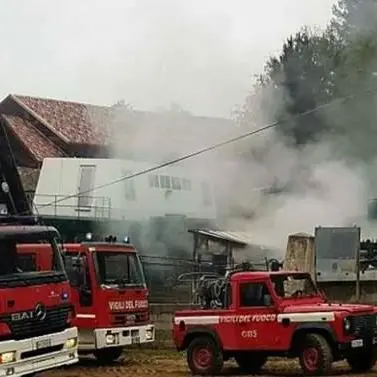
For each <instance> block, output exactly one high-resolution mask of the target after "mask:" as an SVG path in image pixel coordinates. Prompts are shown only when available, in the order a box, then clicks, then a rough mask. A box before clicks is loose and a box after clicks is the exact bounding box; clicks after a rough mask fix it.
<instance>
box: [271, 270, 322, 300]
mask: <svg viewBox="0 0 377 377" xmlns="http://www.w3.org/2000/svg"><path fill="white" fill-rule="evenodd" d="M271 280H272V285H273V286H274V289H275V292H276V294H277V295H278V296H279V297H281V298H299V297H311V296H316V295H318V294H319V293H318V290H317V288H316V287H315V285H314V283H313V281H312V279H311V277H310V275H309V274H279V275H276V276H273V277H272V278H271Z"/></svg>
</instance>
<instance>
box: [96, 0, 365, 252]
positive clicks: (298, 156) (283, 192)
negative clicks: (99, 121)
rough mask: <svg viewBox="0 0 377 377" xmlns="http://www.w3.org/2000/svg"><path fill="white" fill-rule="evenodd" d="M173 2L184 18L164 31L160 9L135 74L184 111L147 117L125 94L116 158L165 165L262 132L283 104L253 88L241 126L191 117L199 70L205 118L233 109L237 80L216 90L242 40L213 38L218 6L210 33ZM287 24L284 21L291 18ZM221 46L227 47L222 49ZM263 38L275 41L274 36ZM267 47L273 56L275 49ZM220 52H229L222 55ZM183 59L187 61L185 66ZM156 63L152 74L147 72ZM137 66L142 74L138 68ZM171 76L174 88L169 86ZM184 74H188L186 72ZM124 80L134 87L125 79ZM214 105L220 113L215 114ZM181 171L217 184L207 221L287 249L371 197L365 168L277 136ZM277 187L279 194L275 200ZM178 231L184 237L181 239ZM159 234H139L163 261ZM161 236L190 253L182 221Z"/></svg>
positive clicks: (200, 159)
mask: <svg viewBox="0 0 377 377" xmlns="http://www.w3.org/2000/svg"><path fill="white" fill-rule="evenodd" d="M171 6H172V8H171V11H172V13H174V12H176V13H177V14H178V15H179V17H176V20H177V22H175V23H172V24H170V25H163V24H162V23H161V20H162V19H164V17H162V16H161V14H160V13H156V14H155V15H154V16H153V17H152V18H151V24H152V25H154V26H158V27H159V28H160V27H161V29H159V30H157V29H156V30H155V32H156V35H154V38H153V44H154V48H153V49H152V50H148V54H145V61H144V63H143V64H144V65H143V64H141V65H140V66H139V67H137V68H139V71H140V68H143V69H144V71H145V72H148V75H147V76H146V78H145V80H148V82H152V83H154V84H153V85H152V86H153V88H154V91H148V97H150V96H151V94H152V95H153V96H155V97H156V98H158V97H160V96H162V97H164V98H166V96H167V93H171V99H172V100H176V99H177V98H178V100H179V101H180V103H181V104H182V108H180V107H179V106H177V105H175V106H172V107H171V108H170V109H166V110H160V111H159V112H155V113H149V114H148V113H143V112H140V111H138V110H133V109H132V102H133V101H132V97H131V98H129V100H130V102H131V108H130V107H129V106H124V105H122V104H119V105H118V106H114V108H113V111H112V114H113V115H112V121H111V127H112V129H113V134H114V135H116V136H115V138H114V140H115V142H114V144H113V147H112V151H111V157H114V158H116V157H121V158H128V159H134V160H146V161H149V162H151V163H154V164H159V163H161V162H163V161H167V160H169V159H172V158H175V157H178V156H182V155H184V154H186V153H191V152H193V151H196V150H198V149H200V148H202V147H206V146H209V145H211V144H215V143H217V142H220V141H223V140H224V139H227V138H230V137H234V136H237V135H239V134H241V133H243V132H245V131H249V130H250V129H253V128H257V127H259V126H262V125H264V124H265V123H268V122H270V121H271V120H272V119H273V114H274V113H275V112H276V109H277V108H279V106H282V105H283V97H284V96H285V93H279V95H278V96H277V95H276V91H274V97H271V96H270V94H269V93H267V94H266V92H265V91H263V92H256V93H255V96H254V100H255V105H254V106H255V109H256V110H255V112H254V114H253V118H252V119H251V120H250V122H249V123H247V124H246V125H245V126H240V125H239V124H237V122H233V121H230V120H224V119H212V120H208V119H203V118H195V117H192V116H190V114H189V113H187V111H186V110H188V111H192V110H193V106H192V101H191V100H190V97H189V96H188V95H189V93H192V91H195V90H197V91H200V93H198V96H199V98H202V97H203V93H202V92H203V90H202V89H203V83H202V84H201V86H200V85H198V83H197V84H196V87H194V88H189V85H193V84H194V83H193V82H192V81H191V80H189V81H190V82H189V83H188V80H187V77H192V76H193V72H197V73H198V77H200V78H201V81H203V82H206V83H207V85H208V86H209V87H210V88H211V89H210V90H206V91H205V93H207V94H206V95H207V97H208V98H207V99H208V101H207V102H208V103H206V101H205V100H204V99H203V98H202V99H201V102H202V104H204V105H203V106H204V107H206V108H207V109H208V108H210V109H211V110H210V111H209V113H221V114H224V113H227V112H228V110H229V108H230V106H229V107H228V108H227V109H226V110H224V107H226V106H225V105H224V102H226V101H227V100H225V99H226V98H228V97H227V94H228V93H227V92H229V91H230V90H234V88H233V87H232V85H231V83H232V82H233V79H232V77H231V76H232V74H230V75H228V76H227V77H229V82H228V84H226V85H223V86H221V87H218V83H217V78H218V77H219V76H220V75H221V76H224V73H225V70H226V66H229V62H233V61H234V60H235V57H234V56H237V54H236V47H233V48H230V46H232V45H234V46H236V45H237V43H236V41H235V40H234V39H232V38H234V35H233V37H232V38H231V37H229V35H232V33H228V34H227V36H225V35H224V33H223V34H221V33H220V34H218V33H217V31H218V30H219V23H221V24H222V25H225V24H226V21H227V17H225V13H226V12H224V13H221V12H220V10H219V13H221V16H222V17H223V18H221V17H220V18H221V20H222V21H221V22H220V21H219V18H216V17H214V19H217V20H218V21H219V22H218V23H216V22H214V21H213V22H211V24H210V25H209V26H208V25H207V26H208V27H206V23H205V22H204V21H205V17H204V16H201V18H200V17H199V18H197V19H196V22H192V20H191V21H190V22H189V18H190V17H192V18H193V19H194V18H195V17H196V16H198V15H195V17H194V14H195V11H194V9H186V8H185V9H184V10H183V9H178V8H179V7H178V6H174V5H172V4H171ZM177 7H178V8H177ZM209 13H211V12H210V11H209ZM177 14H176V15H177ZM217 16H219V14H217ZM203 17H204V19H203ZM224 17H225V18H224ZM284 23H285V24H286V22H285V21H284ZM271 27H273V26H272V25H271ZM175 29H176V30H179V35H180V36H183V39H181V40H178V39H177V38H172V39H169V38H167V37H168V36H172V35H173V34H174V30H175ZM230 29H232V28H231V27H230V26H229V25H227V27H226V28H224V30H227V31H229V30H230ZM294 31H295V30H291V32H294ZM150 32H151V30H149V31H148V33H147V34H148V35H151V34H150ZM289 32H290V31H288V30H287V31H284V33H289ZM265 37H266V38H267V37H268V36H267V35H265ZM266 38H265V39H266ZM282 39H283V37H282ZM221 40H222V42H223V44H224V45H225V46H226V49H224V46H222V44H221V43H220V42H221ZM163 41H164V43H163ZM266 41H267V42H268V43H269V40H268V38H267V39H266ZM270 42H271V41H270ZM210 45H211V49H210V50H206V48H205V46H210ZM239 46H240V45H238V47H239ZM271 49H272V50H274V49H275V46H274V47H271ZM271 49H270V51H271ZM225 50H226V51H225ZM255 51H256V52H257V53H258V56H259V55H261V54H262V55H263V54H265V55H264V57H263V58H265V56H266V51H264V52H263V53H262V52H261V51H259V50H258V49H257V48H256V49H255ZM258 51H259V52H258ZM224 52H227V53H228V56H227V58H226V59H225V54H224ZM233 52H234V53H235V54H234V56H233ZM161 56H165V57H166V64H165V63H164V64H162V65H161V66H160V68H159V69H157V68H156V67H157V65H156V62H155V60H153V59H159V57H161ZM238 56H239V55H238ZM243 58H244V59H245V58H246V57H245V56H244V57H243ZM250 58H251V59H252V56H250ZM183 61H185V62H186V64H182V63H183ZM215 63H216V64H215ZM208 64H211V65H212V70H211V74H206V75H205V73H206V72H207V73H208V69H205V68H206V67H207V68H208ZM232 64H233V63H232ZM232 64H230V65H232ZM121 65H122V59H119V63H117V64H114V66H113V71H114V72H121V68H122V67H121ZM150 66H153V67H154V68H153V69H152V70H149V67H150ZM235 66H236V65H234V67H235ZM133 68H134V69H136V67H135V66H134V67H133ZM136 71H138V70H136ZM168 72H169V77H170V78H173V81H174V82H175V83H174V85H173V84H172V83H171V85H168V86H166V87H164V84H165V83H166V75H167V74H168ZM185 72H186V73H189V74H188V75H186V74H185ZM89 73H90V70H89ZM228 73H229V72H228ZM121 76H122V75H120V77H119V87H124V85H125V81H124V80H123V79H122V77H121ZM152 76H153V77H152ZM174 78H175V79H174ZM246 81H247V78H246V77H245V82H246ZM127 83H131V84H132V85H131V86H132V87H134V86H135V85H133V84H135V83H133V82H131V81H129V80H128V81H127ZM141 84H142V85H140V87H139V89H138V90H139V92H140V91H143V90H144V91H145V89H148V88H150V87H152V86H151V84H150V83H148V85H147V83H146V82H143V81H141ZM238 87H239V86H238ZM172 88H174V89H172ZM195 88H196V89H195ZM105 89H106V87H105ZM207 89H208V88H207ZM182 93H185V95H183V94H182ZM178 94H180V95H178ZM186 94H187V95H186ZM266 97H268V100H266ZM156 102H159V101H156ZM209 103H210V105H209ZM214 104H217V105H214ZM215 108H218V111H217V109H216V111H213V109H215ZM193 112H195V111H193ZM199 112H201V110H199ZM179 166H182V168H184V169H187V170H189V171H190V172H192V173H193V174H195V175H198V176H199V177H202V178H205V179H207V180H209V181H211V182H212V184H213V187H214V190H215V192H216V198H217V204H218V218H217V219H216V221H214V224H211V225H213V226H218V227H221V228H223V229H229V230H235V231H237V230H240V231H247V232H250V234H251V235H252V237H254V239H255V240H256V242H257V243H262V244H267V245H271V246H278V247H280V248H284V246H285V242H286V237H287V235H288V233H289V232H300V231H309V232H311V231H312V230H313V227H314V226H316V225H318V224H322V225H344V224H346V223H349V222H350V221H351V219H354V218H356V217H358V216H360V215H361V214H362V213H364V212H365V208H364V207H363V205H362V202H363V200H362V199H363V198H364V191H365V187H364V185H363V180H362V174H363V173H362V170H361V169H360V168H359V167H355V166H351V167H350V166H348V163H347V162H345V161H343V160H339V159H338V158H337V157H336V156H333V155H332V145H331V143H330V142H329V141H325V142H324V143H322V144H320V145H317V146H311V147H308V148H307V149H305V150H301V151H296V150H294V149H290V148H288V147H287V146H286V145H285V144H284V142H283V141H282V140H280V138H279V137H278V134H277V133H276V132H275V131H274V130H272V131H267V132H265V133H263V134H259V135H258V136H255V137H251V138H247V139H245V140H243V141H241V142H238V143H234V144H232V145H229V146H226V147H223V148H220V149H217V150H215V151H212V152H210V153H207V154H205V155H201V156H197V157H195V158H193V159H191V160H190V161H186V162H183V163H181V164H179ZM359 170H360V173H359ZM271 191H273V192H275V194H271ZM362 207H363V208H362ZM177 229H178V230H177ZM115 231H117V230H115ZM177 232H178V234H179V237H177V236H176V235H177ZM153 233H154V232H153V229H152V230H151V229H150V225H148V226H145V227H143V229H142V230H141V231H140V234H141V235H140V238H141V239H142V240H143V242H144V244H146V245H148V244H149V245H148V247H147V248H151V247H152V248H153V249H154V250H153V252H154V253H156V254H159V255H167V254H168V251H167V249H166V247H165V246H164V245H162V244H156V243H155V242H154V241H153ZM165 234H166V237H165V240H167V243H169V244H172V243H173V244H174V246H175V248H176V249H180V250H182V251H183V252H185V253H186V254H188V253H190V252H191V248H192V245H191V243H190V241H191V238H190V237H188V236H187V234H183V231H182V229H181V227H180V226H179V225H177V224H176V223H174V222H173V223H172V224H171V225H170V226H168V227H167V229H166V231H165ZM148 240H150V241H148Z"/></svg>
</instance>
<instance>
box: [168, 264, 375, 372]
mask: <svg viewBox="0 0 377 377" xmlns="http://www.w3.org/2000/svg"><path fill="white" fill-rule="evenodd" d="M203 281H204V283H205V284H204V283H203V284H202V285H201V287H200V297H201V300H202V308H201V309H193V310H184V311H178V312H176V313H175V315H174V324H173V337H174V342H175V344H176V346H177V349H178V350H180V351H181V350H187V362H188V365H189V368H190V369H191V371H192V372H193V373H194V374H199V375H210V374H216V373H218V372H219V371H220V370H221V368H222V366H223V362H224V361H225V360H228V359H230V358H234V359H235V360H236V362H237V363H238V365H239V367H240V369H241V370H242V371H244V372H249V373H255V372H258V371H259V370H260V369H261V368H262V366H263V365H264V364H265V362H266V360H267V358H268V357H269V356H283V357H290V358H295V357H298V358H299V361H300V364H301V367H302V369H303V371H304V373H305V374H306V375H323V374H327V373H328V372H329V370H330V368H331V364H332V362H333V361H337V360H341V359H346V360H347V361H348V363H349V365H350V366H351V368H352V369H353V370H354V371H367V370H369V369H371V368H372V367H373V365H374V364H375V362H376V358H377V353H376V342H377V308H376V307H374V306H371V305H342V304H331V303H328V302H327V301H326V299H325V297H324V296H323V294H321V293H320V292H319V291H318V290H317V288H316V286H315V285H314V283H313V282H312V280H311V277H310V275H309V274H307V273H300V272H284V271H274V272H272V271H264V272H261V271H258V272H257V271H255V272H253V271H244V272H234V273H230V274H229V275H228V276H227V277H225V278H223V279H220V280H215V281H207V282H206V281H205V280H203Z"/></svg>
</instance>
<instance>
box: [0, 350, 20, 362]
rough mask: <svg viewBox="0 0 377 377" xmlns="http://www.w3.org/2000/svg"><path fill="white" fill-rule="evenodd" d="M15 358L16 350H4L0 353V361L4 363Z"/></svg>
mask: <svg viewBox="0 0 377 377" xmlns="http://www.w3.org/2000/svg"><path fill="white" fill-rule="evenodd" d="M15 360H16V351H10V352H4V353H1V354H0V363H1V364H6V363H11V362H13V361H15Z"/></svg>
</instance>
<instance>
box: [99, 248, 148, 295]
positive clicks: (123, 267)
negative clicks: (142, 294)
mask: <svg viewBox="0 0 377 377" xmlns="http://www.w3.org/2000/svg"><path fill="white" fill-rule="evenodd" d="M96 257H97V266H98V267H97V268H98V278H99V281H100V284H105V285H123V286H131V285H133V286H141V287H144V286H145V278H144V273H143V268H142V265H141V261H140V259H139V256H138V255H137V254H136V253H125V252H119V253H118V252H106V251H100V250H97V252H96Z"/></svg>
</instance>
